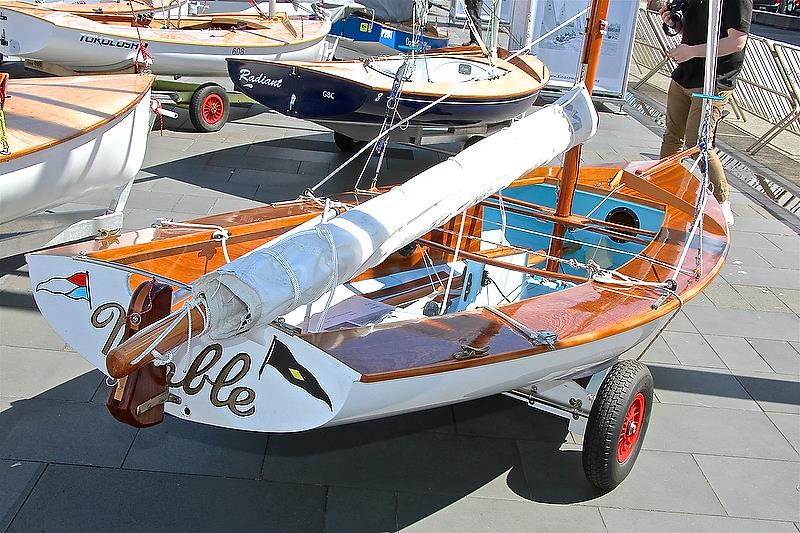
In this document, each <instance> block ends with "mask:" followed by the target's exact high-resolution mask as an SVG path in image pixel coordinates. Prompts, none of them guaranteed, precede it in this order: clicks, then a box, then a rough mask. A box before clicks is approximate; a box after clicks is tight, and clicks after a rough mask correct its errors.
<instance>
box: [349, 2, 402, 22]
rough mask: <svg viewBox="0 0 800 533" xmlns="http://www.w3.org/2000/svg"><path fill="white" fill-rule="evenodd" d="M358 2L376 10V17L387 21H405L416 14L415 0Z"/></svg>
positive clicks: (371, 9)
mask: <svg viewBox="0 0 800 533" xmlns="http://www.w3.org/2000/svg"><path fill="white" fill-rule="evenodd" d="M358 3H359V4H361V5H363V6H364V7H366V8H367V9H369V10H370V11H375V18H376V19H378V20H385V21H387V22H404V21H406V20H411V17H412V16H413V15H414V0H405V1H402V0H400V1H398V0H358Z"/></svg>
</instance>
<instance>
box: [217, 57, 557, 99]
mask: <svg viewBox="0 0 800 533" xmlns="http://www.w3.org/2000/svg"><path fill="white" fill-rule="evenodd" d="M422 55H424V56H426V57H429V58H433V57H453V56H460V57H466V58H468V59H469V60H470V61H475V62H477V63H481V64H485V65H488V64H489V60H488V58H486V57H485V56H483V54H482V53H481V52H480V48H478V47H473V46H468V47H452V48H438V49H436V50H433V51H429V52H424V53H423V54H420V56H422ZM504 55H505V56H506V57H507V56H508V55H510V54H508V52H506V51H504V50H501V51H500V57H501V59H502V58H503V56H504ZM400 57H402V56H383V57H380V58H378V59H376V61H385V60H387V59H397V58H400ZM227 60H228V61H236V62H238V61H242V62H247V63H260V64H268V65H275V66H280V67H296V68H300V69H305V70H309V71H313V72H314V73H315V74H318V75H321V76H325V77H329V78H332V79H336V80H338V81H347V82H349V83H354V84H356V85H359V86H361V87H364V88H367V89H369V90H372V91H377V92H386V93H388V92H390V91H391V89H392V83H393V81H394V80H393V79H392V78H388V77H387V76H385V75H382V74H380V73H378V72H375V71H371V70H369V69H368V68H366V66H365V63H364V61H362V60H359V59H354V60H347V61H325V62H322V61H272V60H269V59H254V58H241V59H240V58H228V59H227ZM498 68H500V69H504V70H507V71H508V73H507V74H506V75H504V76H501V77H499V78H494V79H486V80H475V81H471V82H470V83H469V84H465V83H461V82H458V83H456V82H432V83H421V82H413V81H408V82H406V83H404V84H403V94H402V96H401V98H402V99H408V98H409V97H413V96H421V97H426V98H434V97H440V96H442V95H443V94H448V93H452V96H451V97H450V98H448V100H447V101H448V102H451V103H452V102H456V103H457V102H458V101H472V100H478V99H486V98H496V97H497V96H498V95H502V98H497V101H501V102H502V101H508V100H514V99H519V98H525V97H529V96H532V95H533V94H535V93H538V92H539V91H541V90H542V88H544V87H545V86H546V85H547V83H548V82H549V81H550V70H549V69H548V68H547V66H546V65H545V64H544V63H542V62H541V61H540V60H539V59H538V58H536V57H535V56H532V55H523V56H519V57H516V58H514V59H512V60H511V61H509V62H508V63H506V64H503V65H501V66H499V67H498ZM527 69H530V70H531V71H532V72H528V71H527ZM537 77H538V78H539V79H537ZM531 80H533V83H531Z"/></svg>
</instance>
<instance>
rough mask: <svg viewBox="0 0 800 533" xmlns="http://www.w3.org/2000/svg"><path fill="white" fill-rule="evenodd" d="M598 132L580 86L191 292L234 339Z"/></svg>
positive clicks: (213, 332) (213, 327) (213, 324)
mask: <svg viewBox="0 0 800 533" xmlns="http://www.w3.org/2000/svg"><path fill="white" fill-rule="evenodd" d="M596 129H597V113H596V112H595V109H594V106H593V105H592V101H591V96H590V95H589V93H588V92H587V91H586V89H585V88H584V87H583V86H577V87H575V88H573V89H572V90H570V91H569V92H568V93H567V94H565V95H564V96H563V97H562V98H560V99H559V100H558V101H557V102H555V104H553V105H551V106H548V107H545V108H543V109H541V110H539V111H537V112H535V113H533V114H531V115H529V116H528V117H526V118H524V119H522V120H519V121H517V122H515V123H514V124H513V125H511V126H510V127H508V128H506V129H504V130H502V131H500V132H498V133H495V134H494V135H492V136H491V137H488V138H487V139H484V140H482V141H480V142H478V143H476V144H474V145H473V146H471V147H469V148H467V149H466V150H464V151H463V152H461V153H459V154H458V155H456V156H454V157H451V158H450V159H448V160H447V161H444V162H442V163H440V164H438V165H436V166H434V167H431V168H430V169H428V170H426V171H425V172H423V173H421V174H419V175H417V176H415V177H414V178H412V179H410V180H408V181H407V182H406V183H404V184H402V185H400V186H397V187H394V188H393V189H391V190H390V191H388V192H386V193H384V194H382V195H380V196H377V197H375V198H373V199H372V200H369V201H367V202H365V203H363V204H361V205H359V206H357V207H354V208H352V209H350V210H348V211H347V212H345V213H343V214H342V215H339V216H337V217H335V218H332V219H330V220H328V221H326V222H323V221H321V220H318V221H316V222H314V223H313V225H312V224H307V225H305V226H304V227H303V228H301V229H300V230H299V231H295V232H293V233H291V234H289V235H286V236H284V237H283V238H280V239H276V240H274V241H272V242H269V243H267V244H265V245H264V246H261V247H259V248H257V249H256V250H253V251H252V252H250V253H249V254H247V255H245V256H242V257H240V258H238V259H236V260H235V261H232V262H231V263H229V264H228V265H226V266H224V267H221V268H219V269H217V270H215V271H214V272H211V273H209V274H207V275H205V276H203V277H202V278H200V279H199V280H197V282H196V283H195V284H194V288H193V291H194V294H195V296H200V295H201V294H202V295H204V297H205V298H206V302H207V309H208V325H209V335H210V336H211V337H212V338H224V337H228V336H231V335H234V334H236V333H240V332H242V331H246V330H248V329H250V328H252V327H253V326H255V325H262V324H266V323H269V322H271V321H272V320H274V319H276V318H277V317H279V316H282V315H285V314H286V313H288V312H290V311H292V310H293V309H295V308H297V307H299V306H301V305H305V304H308V303H311V302H314V301H316V300H317V299H319V298H320V297H321V296H323V295H324V294H325V293H327V292H328V291H330V290H331V289H333V288H334V287H336V286H337V285H339V284H342V283H345V282H347V281H349V280H350V279H352V278H353V277H354V276H356V275H357V274H359V273H360V272H363V271H364V270H366V269H368V268H370V267H373V266H375V265H377V264H379V263H381V262H382V261H384V260H385V259H386V258H387V257H388V256H389V255H390V254H392V253H393V252H395V251H396V250H398V249H400V248H402V247H403V246H405V245H406V244H408V243H410V242H412V241H414V240H415V239H417V238H419V237H420V236H422V235H424V234H425V233H427V232H429V231H430V230H431V229H433V228H436V227H437V226H439V225H441V224H443V223H444V222H446V221H447V220H448V219H450V218H452V217H453V216H454V215H457V214H458V213H460V212H462V211H463V210H464V209H466V208H467V207H469V206H471V205H474V204H475V203H477V202H480V201H481V200H483V199H485V198H486V197H488V196H490V195H491V194H493V193H495V192H497V191H499V190H500V189H502V188H503V187H506V186H508V185H509V184H510V183H511V182H512V181H514V180H515V179H517V178H519V177H521V176H523V175H525V174H526V173H528V172H529V171H531V170H533V169H535V168H537V167H539V166H541V165H543V164H545V163H546V162H548V161H549V160H551V159H552V158H553V157H555V156H557V155H558V154H560V153H562V152H564V151H566V150H568V149H569V148H571V147H572V146H575V145H576V144H579V143H582V142H584V141H586V140H587V139H589V138H590V137H591V136H592V135H594V133H595V131H596Z"/></svg>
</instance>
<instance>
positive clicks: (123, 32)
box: [0, 5, 330, 54]
mask: <svg viewBox="0 0 800 533" xmlns="http://www.w3.org/2000/svg"><path fill="white" fill-rule="evenodd" d="M0 9H8V10H12V11H16V12H18V13H21V14H23V15H26V16H29V17H33V18H36V19H38V20H40V21H42V22H46V23H48V24H51V25H52V26H55V27H59V28H64V29H67V30H72V31H82V32H91V33H94V34H98V35H103V36H110V37H121V38H124V39H130V40H132V41H138V40H139V36H141V40H142V41H144V42H154V43H164V44H173V45H176V44H183V45H191V46H204V47H215V46H216V47H219V46H226V47H229V46H230V47H247V48H251V49H253V48H254V49H256V51H255V52H253V53H255V54H258V52H257V50H259V49H264V50H270V49H273V48H278V47H284V46H290V45H291V46H297V45H303V44H309V43H315V42H319V41H321V40H322V39H324V38H325V35H327V34H328V32H329V31H330V22H329V21H315V20H308V21H305V22H304V33H305V36H304V37H295V36H293V35H292V34H291V33H290V32H289V31H288V30H287V29H286V28H285V27H284V26H283V23H282V22H280V20H277V19H276V21H275V26H274V28H268V29H257V30H247V31H243V30H242V31H230V30H224V31H225V34H224V35H211V34H210V32H211V31H222V30H197V29H160V28H146V27H140V28H136V27H122V26H114V25H111V24H104V23H102V22H97V21H96V20H93V18H96V17H93V18H88V17H82V16H80V15H78V14H73V13H68V12H59V11H53V10H49V9H46V8H44V9H42V8H39V7H38V6H33V7H28V6H25V7H20V6H18V5H0ZM243 17H244V18H251V17H252V15H243ZM267 23H269V21H265V22H264V24H267ZM137 29H138V30H139V31H138V33H137ZM277 39H280V40H277Z"/></svg>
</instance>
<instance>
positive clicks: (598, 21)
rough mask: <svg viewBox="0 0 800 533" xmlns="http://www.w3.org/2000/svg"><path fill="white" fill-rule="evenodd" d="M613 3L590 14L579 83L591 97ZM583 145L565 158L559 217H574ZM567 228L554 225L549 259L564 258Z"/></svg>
mask: <svg viewBox="0 0 800 533" xmlns="http://www.w3.org/2000/svg"><path fill="white" fill-rule="evenodd" d="M608 1H609V0H592V5H591V9H590V10H589V20H588V22H587V25H586V36H585V37H584V39H583V51H582V52H581V63H580V68H579V70H578V79H577V80H576V81H578V82H580V81H581V80H583V82H584V84H585V85H586V89H587V90H588V91H589V94H591V93H592V89H593V88H594V78H595V76H596V75H597V65H598V63H599V60H600V47H601V46H602V44H603V35H605V33H606V17H607V16H608ZM582 147H583V145H582V144H579V145H577V146H575V147H574V148H572V149H570V150H569V151H568V152H567V153H566V155H565V156H564V166H563V168H562V171H561V183H560V184H559V192H558V204H556V212H555V215H556V216H559V217H568V216H570V215H571V214H572V199H573V197H574V196H575V187H576V185H577V183H578V174H579V172H580V166H581V148H582ZM565 232H566V226H564V225H562V224H558V223H556V224H554V225H553V236H552V238H551V239H550V249H549V251H548V255H550V256H553V257H554V258H555V257H561V250H562V248H563V244H564V241H563V240H562V238H563V237H564V233H565ZM558 264H559V263H558V261H556V260H555V259H548V261H547V269H548V270H551V271H556V270H558Z"/></svg>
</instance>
